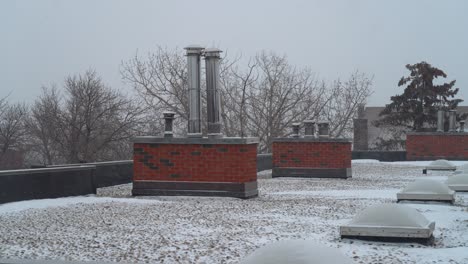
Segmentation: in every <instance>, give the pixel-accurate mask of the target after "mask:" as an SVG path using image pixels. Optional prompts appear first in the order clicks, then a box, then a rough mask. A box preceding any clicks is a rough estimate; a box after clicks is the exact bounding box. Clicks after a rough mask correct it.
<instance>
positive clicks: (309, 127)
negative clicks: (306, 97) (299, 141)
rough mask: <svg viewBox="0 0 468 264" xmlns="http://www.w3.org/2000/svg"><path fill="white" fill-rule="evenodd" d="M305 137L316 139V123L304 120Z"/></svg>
mask: <svg viewBox="0 0 468 264" xmlns="http://www.w3.org/2000/svg"><path fill="white" fill-rule="evenodd" d="M304 137H308V138H311V137H315V121H313V120H304Z"/></svg>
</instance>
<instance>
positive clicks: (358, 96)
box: [321, 71, 372, 137]
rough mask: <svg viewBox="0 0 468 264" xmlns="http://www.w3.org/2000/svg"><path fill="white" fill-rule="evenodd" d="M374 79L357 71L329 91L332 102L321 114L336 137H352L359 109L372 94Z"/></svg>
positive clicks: (338, 81)
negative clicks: (354, 120)
mask: <svg viewBox="0 0 468 264" xmlns="http://www.w3.org/2000/svg"><path fill="white" fill-rule="evenodd" d="M371 88H372V77H369V76H367V75H366V74H364V73H360V72H359V71H355V72H354V73H352V74H351V76H350V77H349V78H348V80H347V81H345V82H341V81H340V80H336V81H334V82H333V84H332V87H331V88H329V89H328V93H329V94H330V95H331V96H330V97H329V98H330V100H329V101H328V102H327V104H326V105H325V107H324V109H323V110H322V112H321V118H322V119H324V120H326V121H328V122H329V123H330V134H331V135H332V136H334V137H350V136H351V131H352V129H353V119H354V118H356V116H357V108H358V106H359V105H360V104H363V103H365V102H366V100H367V98H369V96H370V95H371V94H372V89H371Z"/></svg>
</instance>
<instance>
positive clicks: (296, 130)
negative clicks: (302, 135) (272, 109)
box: [291, 123, 301, 138]
mask: <svg viewBox="0 0 468 264" xmlns="http://www.w3.org/2000/svg"><path fill="white" fill-rule="evenodd" d="M291 127H292V137H293V138H298V137H299V130H300V129H301V123H292V125H291Z"/></svg>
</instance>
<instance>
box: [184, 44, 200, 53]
mask: <svg viewBox="0 0 468 264" xmlns="http://www.w3.org/2000/svg"><path fill="white" fill-rule="evenodd" d="M184 49H185V50H187V54H200V53H201V52H202V51H203V50H204V49H205V48H204V47H202V46H200V45H196V44H194V45H189V46H187V47H185V48H184Z"/></svg>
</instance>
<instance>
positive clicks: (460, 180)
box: [445, 173, 468, 192]
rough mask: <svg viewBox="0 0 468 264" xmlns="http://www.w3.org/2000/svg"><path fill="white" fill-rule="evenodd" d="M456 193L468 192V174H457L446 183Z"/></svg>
mask: <svg viewBox="0 0 468 264" xmlns="http://www.w3.org/2000/svg"><path fill="white" fill-rule="evenodd" d="M445 183H446V184H447V185H448V187H449V188H450V189H452V190H454V191H463V192H467V191H468V173H462V174H457V175H453V176H451V177H449V178H448V179H447V181H446V182H445Z"/></svg>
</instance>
